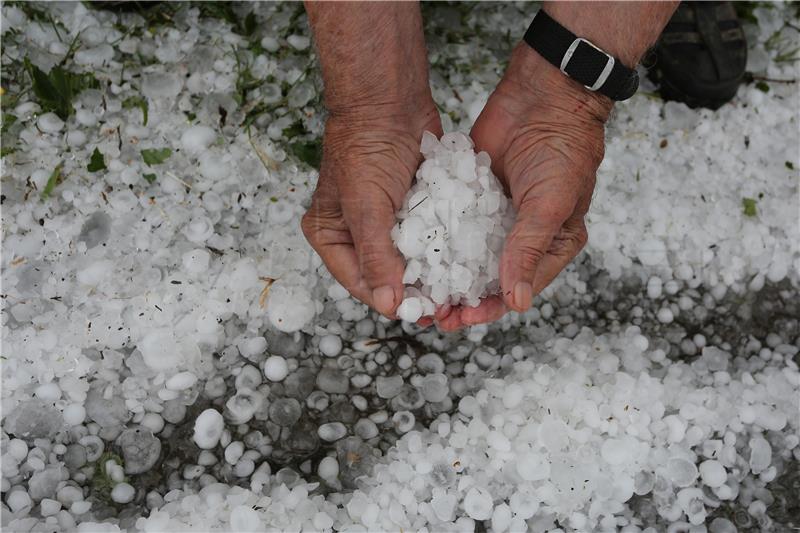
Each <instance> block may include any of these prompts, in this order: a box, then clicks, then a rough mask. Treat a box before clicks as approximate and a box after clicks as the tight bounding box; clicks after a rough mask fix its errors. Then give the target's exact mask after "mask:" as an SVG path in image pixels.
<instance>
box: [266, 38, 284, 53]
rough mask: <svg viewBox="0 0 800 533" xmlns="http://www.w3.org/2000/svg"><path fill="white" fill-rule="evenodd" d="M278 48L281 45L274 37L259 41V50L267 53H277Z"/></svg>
mask: <svg viewBox="0 0 800 533" xmlns="http://www.w3.org/2000/svg"><path fill="white" fill-rule="evenodd" d="M280 47H281V45H280V43H279V42H278V40H277V39H276V38H275V37H270V36H267V37H264V38H263V39H261V48H263V49H264V50H266V51H267V52H277V51H278V50H279V49H280Z"/></svg>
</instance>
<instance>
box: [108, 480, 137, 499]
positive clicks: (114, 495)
mask: <svg viewBox="0 0 800 533" xmlns="http://www.w3.org/2000/svg"><path fill="white" fill-rule="evenodd" d="M135 495H136V489H134V488H133V487H132V486H131V485H129V484H128V483H118V484H116V485H114V488H113V489H111V499H112V500H114V501H115V502H116V503H130V502H131V501H132V500H133V497H134V496H135Z"/></svg>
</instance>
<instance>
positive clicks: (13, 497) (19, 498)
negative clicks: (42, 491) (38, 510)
mask: <svg viewBox="0 0 800 533" xmlns="http://www.w3.org/2000/svg"><path fill="white" fill-rule="evenodd" d="M6 505H8V507H9V509H11V512H12V513H18V512H20V511H22V510H23V509H26V508H30V507H31V506H32V505H33V501H32V500H31V497H30V496H29V495H28V493H27V492H25V491H24V490H15V491H13V492H12V493H11V494H9V495H8V496H6Z"/></svg>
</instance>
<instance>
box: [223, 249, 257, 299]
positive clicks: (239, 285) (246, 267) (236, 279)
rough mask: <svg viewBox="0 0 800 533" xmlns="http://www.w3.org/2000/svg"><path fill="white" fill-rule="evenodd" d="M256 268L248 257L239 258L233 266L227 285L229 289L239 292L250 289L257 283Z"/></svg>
mask: <svg viewBox="0 0 800 533" xmlns="http://www.w3.org/2000/svg"><path fill="white" fill-rule="evenodd" d="M258 282H259V280H258V269H257V268H256V263H255V261H253V260H252V259H250V258H249V257H245V258H244V259H240V260H239V261H237V262H236V264H235V265H234V266H233V270H232V272H231V277H230V281H229V286H230V288H231V290H233V291H236V292H240V291H247V290H251V289H253V288H254V287H256V286H257V285H258Z"/></svg>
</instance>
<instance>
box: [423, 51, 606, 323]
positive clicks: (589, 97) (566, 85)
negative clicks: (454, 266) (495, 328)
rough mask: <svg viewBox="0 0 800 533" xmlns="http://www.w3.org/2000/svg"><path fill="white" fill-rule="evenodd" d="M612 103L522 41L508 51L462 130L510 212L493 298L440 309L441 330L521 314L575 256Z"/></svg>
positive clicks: (581, 242) (582, 236) (583, 238)
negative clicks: (498, 75) (513, 216)
mask: <svg viewBox="0 0 800 533" xmlns="http://www.w3.org/2000/svg"><path fill="white" fill-rule="evenodd" d="M611 107H612V103H611V101H610V100H609V99H607V98H605V97H603V96H600V95H597V94H595V93H590V92H589V91H587V90H586V89H584V88H583V87H582V86H581V85H579V84H578V83H576V82H574V81H572V80H570V79H568V78H567V77H566V76H564V75H563V74H562V73H561V72H560V71H559V70H558V69H557V68H555V67H553V66H551V65H550V64H549V63H547V62H545V61H544V60H543V59H541V58H540V57H539V56H538V54H536V53H535V52H533V50H531V49H530V48H528V47H527V45H524V44H522V45H520V46H518V47H517V49H516V50H515V51H514V54H513V56H512V60H511V63H510V65H509V68H508V71H507V72H506V74H505V76H504V77H503V79H502V81H501V82H500V84H499V85H498V86H497V88H496V89H495V91H494V93H493V94H492V96H491V97H490V98H489V101H488V102H487V104H486V106H485V108H484V110H483V112H482V113H481V115H480V116H479V117H478V119H477V121H476V122H475V125H474V127H473V129H472V132H471V135H472V138H473V140H474V141H475V144H476V150H485V151H486V152H488V153H489V155H490V156H491V158H492V171H493V172H494V173H495V175H496V176H497V177H498V178H499V179H500V181H501V182H502V183H503V186H504V187H505V189H506V192H507V193H508V194H509V195H510V196H511V199H512V201H513V205H514V207H515V209H517V220H516V223H515V225H514V227H513V229H512V231H511V232H510V233H509V235H508V237H507V239H506V243H505V246H504V248H503V255H502V257H501V261H500V286H501V291H502V292H501V294H500V295H496V296H490V297H488V298H486V299H484V300H483V301H482V302H481V304H480V305H479V306H478V307H474V308H473V307H460V306H459V307H453V308H443V309H441V310H440V311H439V312H438V313H437V317H436V318H437V322H438V324H439V327H440V328H441V329H443V330H445V331H452V330H455V329H459V328H461V327H464V326H469V325H474V324H479V323H484V322H491V321H494V320H497V319H498V318H500V317H501V316H502V315H503V314H504V313H505V312H506V311H507V310H508V309H513V310H515V311H519V312H524V311H526V310H527V309H528V308H529V307H530V306H531V302H532V300H533V297H534V296H535V295H536V294H538V293H539V292H541V291H542V289H544V288H545V287H546V286H547V285H548V284H549V283H550V282H551V281H552V280H553V279H554V278H555V277H556V276H557V275H558V273H559V272H560V271H561V270H563V269H564V267H566V265H567V264H568V263H569V262H570V261H571V260H572V259H573V258H574V257H575V256H576V255H577V254H578V252H579V251H580V250H581V248H582V247H583V246H584V244H585V243H586V239H587V232H586V226H585V224H584V215H585V214H586V212H587V211H588V209H589V204H590V202H591V198H592V192H593V190H594V183H595V173H596V171H597V167H598V166H599V164H600V162H601V161H602V159H603V152H604V126H603V125H604V123H605V121H606V119H607V118H608V114H609V112H610V110H611Z"/></svg>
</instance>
